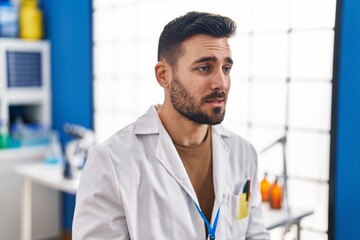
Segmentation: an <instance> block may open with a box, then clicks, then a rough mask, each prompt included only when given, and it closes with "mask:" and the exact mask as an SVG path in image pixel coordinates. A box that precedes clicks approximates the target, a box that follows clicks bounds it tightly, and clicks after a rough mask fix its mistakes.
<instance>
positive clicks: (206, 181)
mask: <svg viewBox="0 0 360 240" xmlns="http://www.w3.org/2000/svg"><path fill="white" fill-rule="evenodd" d="M235 30H236V24H235V23H234V22H233V21H232V20H231V19H229V18H227V17H223V16H219V15H214V14H209V13H199V12H190V13H187V14H186V15H184V16H181V17H179V18H176V19H174V20H173V21H171V22H170V23H168V24H167V25H166V26H165V28H164V30H163V32H162V34H161V36H160V40H159V49H158V63H157V64H156V66H155V75H156V78H157V81H158V83H159V84H160V85H161V86H162V87H163V88H164V93H165V98H164V102H163V104H162V105H156V106H152V107H151V108H150V109H149V110H148V111H147V113H145V114H144V115H143V116H141V117H140V118H139V119H138V120H137V121H136V122H135V123H133V124H131V125H129V126H128V127H126V128H124V129H122V130H121V131H119V132H117V133H116V134H115V135H113V136H112V137H110V138H109V139H108V140H107V141H105V142H104V143H102V144H99V145H98V146H96V147H95V148H94V149H93V150H92V152H91V154H90V156H89V158H88V160H87V163H86V165H85V168H84V171H83V173H82V177H81V181H80V187H79V190H78V193H77V199H76V209H75V216H74V223H73V238H74V239H132V240H177V239H186V240H199V239H206V238H207V237H208V239H215V236H216V239H221V240H225V239H262V240H263V239H269V235H268V232H267V231H266V229H265V227H264V224H263V221H262V213H261V197H260V194H259V191H258V180H257V162H256V152H255V150H254V148H253V147H252V146H251V145H250V144H249V143H248V142H246V141H245V140H244V139H242V138H241V137H239V136H238V135H236V134H234V133H232V132H230V131H229V130H227V129H225V128H224V127H223V126H221V125H220V123H221V122H222V121H223V119H224V115H225V107H226V100H227V97H228V94H229V89H230V71H231V68H232V65H233V60H232V58H231V51H230V47H229V44H228V39H229V38H230V37H232V36H233V35H234V34H235Z"/></svg>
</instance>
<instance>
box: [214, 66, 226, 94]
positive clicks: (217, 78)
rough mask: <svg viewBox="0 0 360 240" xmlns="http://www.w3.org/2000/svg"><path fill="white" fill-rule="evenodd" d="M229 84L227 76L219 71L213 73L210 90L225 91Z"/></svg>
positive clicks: (221, 70)
mask: <svg viewBox="0 0 360 240" xmlns="http://www.w3.org/2000/svg"><path fill="white" fill-rule="evenodd" d="M229 84H230V76H229V74H226V73H224V71H223V69H222V68H221V69H219V70H218V71H216V72H215V73H214V76H213V79H212V89H213V90H226V89H227V88H228V87H229Z"/></svg>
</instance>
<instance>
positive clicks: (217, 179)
mask: <svg viewBox="0 0 360 240" xmlns="http://www.w3.org/2000/svg"><path fill="white" fill-rule="evenodd" d="M223 137H226V134H225V135H224V132H223V129H222V127H220V126H218V127H213V131H212V154H213V181H214V188H215V189H214V190H215V196H216V198H215V204H214V210H213V214H212V215H213V216H214V215H215V213H214V211H216V210H217V209H218V207H219V206H220V204H221V201H222V199H223V193H224V186H226V183H225V181H226V179H225V177H226V173H225V164H228V162H229V157H230V151H229V149H228V147H227V145H226V144H225V142H224V140H223Z"/></svg>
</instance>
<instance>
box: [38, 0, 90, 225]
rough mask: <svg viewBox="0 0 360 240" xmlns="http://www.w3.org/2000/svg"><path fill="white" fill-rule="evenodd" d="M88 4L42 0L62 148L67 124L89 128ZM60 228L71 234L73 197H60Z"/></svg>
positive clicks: (55, 118)
mask: <svg viewBox="0 0 360 240" xmlns="http://www.w3.org/2000/svg"><path fill="white" fill-rule="evenodd" d="M91 8H92V6H91V1H89V0H76V1H73V0H61V1H53V0H42V1H41V9H42V10H43V13H44V24H45V38H46V39H49V40H50V42H51V45H52V49H51V61H52V62H51V68H52V74H51V77H52V119H53V122H52V124H53V127H54V128H55V129H56V130H58V132H59V133H60V138H61V141H62V143H63V145H65V144H66V142H68V141H69V140H70V137H69V136H67V135H66V134H65V133H64V131H63V125H64V123H66V122H70V123H76V124H81V125H83V126H85V127H87V128H92V127H93V123H92V66H91V64H92V16H91V14H92V11H91ZM62 203H63V204H62V205H63V209H64V211H63V221H62V222H63V228H64V229H66V230H71V224H72V217H73V210H74V206H75V197H74V196H73V195H69V194H63V196H62Z"/></svg>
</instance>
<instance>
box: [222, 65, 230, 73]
mask: <svg viewBox="0 0 360 240" xmlns="http://www.w3.org/2000/svg"><path fill="white" fill-rule="evenodd" d="M223 71H224V73H228V74H229V73H230V71H231V66H225V67H223Z"/></svg>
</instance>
